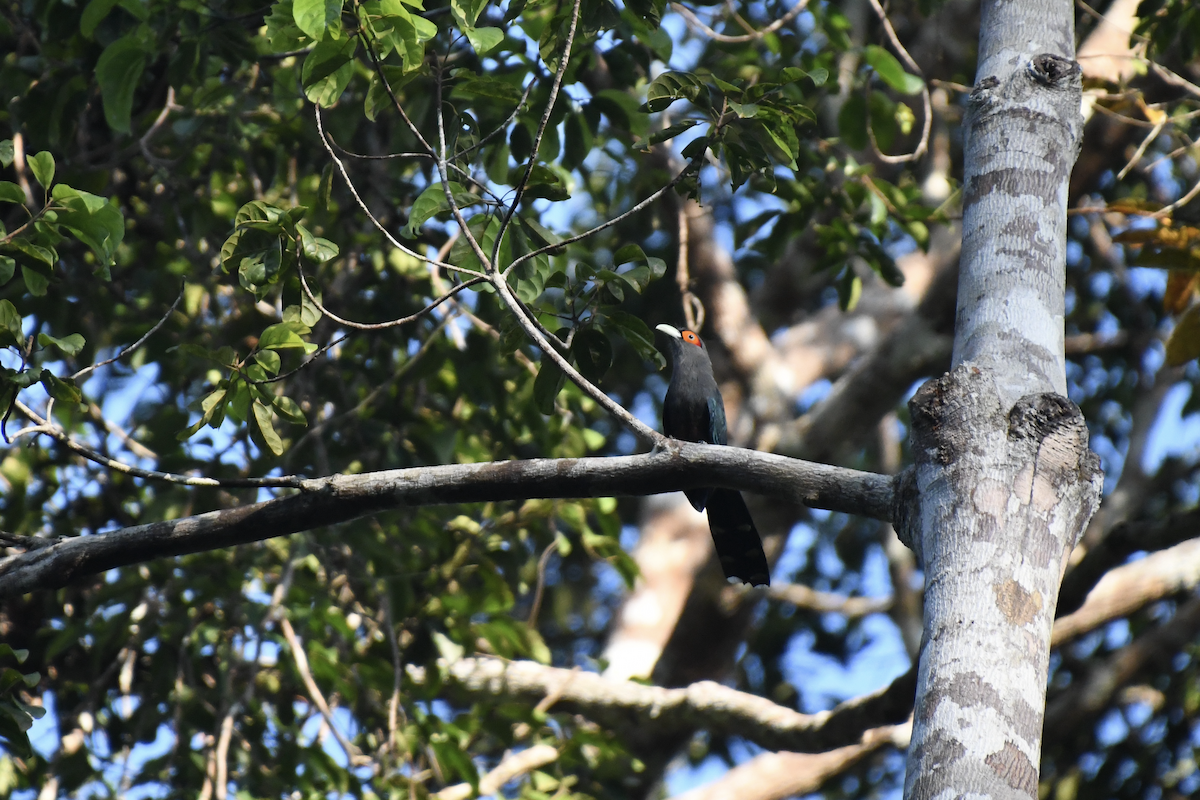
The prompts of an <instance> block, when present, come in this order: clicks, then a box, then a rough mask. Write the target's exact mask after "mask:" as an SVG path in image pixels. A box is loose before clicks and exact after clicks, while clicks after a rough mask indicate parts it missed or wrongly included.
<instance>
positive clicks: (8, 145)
mask: <svg viewBox="0 0 1200 800" xmlns="http://www.w3.org/2000/svg"><path fill="white" fill-rule="evenodd" d="M13 155H14V152H13V142H12V139H4V140H2V141H0V166H3V167H7V166H9V165H11V164H12V162H13Z"/></svg>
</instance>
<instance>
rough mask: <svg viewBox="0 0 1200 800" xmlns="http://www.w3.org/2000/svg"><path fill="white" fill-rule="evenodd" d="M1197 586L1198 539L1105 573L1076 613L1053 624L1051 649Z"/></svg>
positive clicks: (1199, 577)
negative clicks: (1157, 601)
mask: <svg viewBox="0 0 1200 800" xmlns="http://www.w3.org/2000/svg"><path fill="white" fill-rule="evenodd" d="M1198 584H1200V539H1192V540H1191V541H1187V542H1184V543H1183V544H1177V545H1175V546H1174V547H1171V548H1169V549H1167V550H1163V551H1161V552H1158V553H1151V554H1150V555H1148V556H1146V557H1145V558H1143V559H1141V560H1140V561H1134V562H1133V563H1132V564H1125V565H1124V566H1120V567H1117V568H1116V569H1114V570H1111V571H1110V572H1108V573H1106V574H1105V575H1104V577H1103V578H1102V579H1101V580H1100V582H1099V583H1097V584H1096V586H1095V588H1094V589H1092V591H1091V592H1090V593H1089V594H1088V596H1087V601H1086V602H1085V603H1084V604H1083V605H1082V606H1080V607H1079V610H1078V611H1075V612H1074V613H1071V614H1068V615H1066V616H1065V617H1059V618H1058V619H1057V620H1055V621H1054V634H1053V636H1052V637H1051V639H1050V644H1051V646H1052V647H1059V646H1061V645H1063V644H1065V643H1066V642H1069V641H1071V640H1072V639H1075V638H1076V637H1079V636H1082V635H1083V634H1085V633H1087V632H1089V631H1092V630H1095V629H1096V628H1098V627H1100V626H1101V625H1103V624H1104V623H1106V622H1109V621H1111V620H1114V619H1117V618H1118V617H1125V616H1128V615H1130V614H1132V613H1133V612H1135V611H1137V610H1138V609H1140V608H1144V607H1145V606H1147V605H1149V604H1150V603H1153V602H1155V601H1156V600H1162V599H1163V598H1164V597H1169V596H1171V595H1173V594H1176V593H1178V592H1183V591H1190V590H1192V589H1195V588H1196V586H1197V585H1198Z"/></svg>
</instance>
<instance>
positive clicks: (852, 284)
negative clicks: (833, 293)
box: [837, 268, 862, 311]
mask: <svg viewBox="0 0 1200 800" xmlns="http://www.w3.org/2000/svg"><path fill="white" fill-rule="evenodd" d="M837 290H838V305H839V306H841V308H842V311H853V310H854V308H855V306H857V305H858V299H859V298H860V297H862V278H860V277H858V275H856V274H855V273H854V270H853V269H850V268H847V269H846V270H845V271H844V272H843V273H842V276H841V279H840V280H838V283H837Z"/></svg>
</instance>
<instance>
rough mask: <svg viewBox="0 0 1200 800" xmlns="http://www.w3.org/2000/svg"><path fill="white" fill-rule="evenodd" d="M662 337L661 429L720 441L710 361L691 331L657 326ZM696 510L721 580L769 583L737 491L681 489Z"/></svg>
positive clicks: (720, 412) (719, 407) (720, 407)
mask: <svg viewBox="0 0 1200 800" xmlns="http://www.w3.org/2000/svg"><path fill="white" fill-rule="evenodd" d="M655 330H656V331H659V332H661V333H664V334H666V335H667V337H668V340H667V341H668V344H669V353H670V356H671V383H670V385H669V386H668V387H667V396H666V399H665V400H664V401H663V433H665V434H666V435H667V436H670V437H671V438H673V439H679V440H681V441H685V442H701V443H705V444H725V443H726V441H727V439H728V433H727V431H726V427H725V401H724V400H722V399H721V390H720V389H718V388H717V380H716V378H714V377H713V369H712V360H711V359H710V358H709V357H708V350H707V349H706V348H705V347H704V341H703V340H702V339H701V338H700V337H699V336H698V335H697V334H696V332H695V331H689V330H679V329H678V328H676V327H674V326H673V325H666V324H663V325H658V326H656V327H655ZM684 494H685V495H687V499H688V502H690V503H691V504H692V507H693V508H695V509H696V510H697V511H704V510H705V509H706V508H707V509H708V528H709V532H710V533H712V537H713V545H714V546H715V547H716V550H717V558H718V559H719V560H720V562H721V568H722V569H723V570H724V571H725V577H726V578H736V579H737V580H740V581H742V582H743V583H749V584H751V585H752V586H769V585H770V584H771V576H770V571H769V570H768V568H767V557H766V555H765V554H764V553H763V547H762V539H761V538H760V537H759V535H758V529H757V528H755V527H754V520H753V519H751V517H750V510H749V509H748V508H746V501H745V500H743V499H742V494H741V492H738V491H735V490H733V489H689V490H687V491H686V492H684Z"/></svg>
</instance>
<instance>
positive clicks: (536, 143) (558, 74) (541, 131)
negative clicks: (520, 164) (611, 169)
mask: <svg viewBox="0 0 1200 800" xmlns="http://www.w3.org/2000/svg"><path fill="white" fill-rule="evenodd" d="M580 3H581V0H575V5H574V6H572V8H571V24H570V27H568V28H567V40H566V42H565V43H564V45H563V53H562V60H560V61H559V62H558V70H557V71H555V73H554V82H553V83H552V84H551V85H550V99H549V100H548V101H547V102H546V110H545V111H544V112H542V119H541V122H539V123H538V129H537V134H536V135H535V136H534V137H533V146H532V148H531V149H530V151H529V163H528V164H526V165H525V174H524V175H522V176H521V181H520V182H519V183H518V184H517V190H516V194H515V195H514V196H513V201H512V205H510V206H509V207H508V211H507V212H506V213H505V215H504V219H502V220H501V221H500V230H498V231H497V232H496V242H495V244H493V245H492V264H493V265H495V263H496V260H497V259H498V258H499V257H500V245H501V244H502V243H503V242H504V235H505V234H506V233H507V232H508V227H509V225H510V224H511V223H512V218H513V216H514V215H515V214H516V213H517V207H518V206H520V205H521V198H523V197H524V196H525V190H526V189H528V188H529V180H530V178H532V177H533V168H534V167H535V166H536V165H537V158H538V151H539V150H540V149H541V147H542V137H543V136H545V135H546V128H547V127H548V126H549V125H550V116H551V114H553V113H554V105H555V103H557V102H558V92H559V90H560V89H561V88H562V81H563V76H564V75H565V74H566V72H567V64H568V63H570V61H571V47H572V46H573V45H574V43H575V30H576V28H577V27H578V26H579V6H580ZM439 119H440V117H439Z"/></svg>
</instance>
